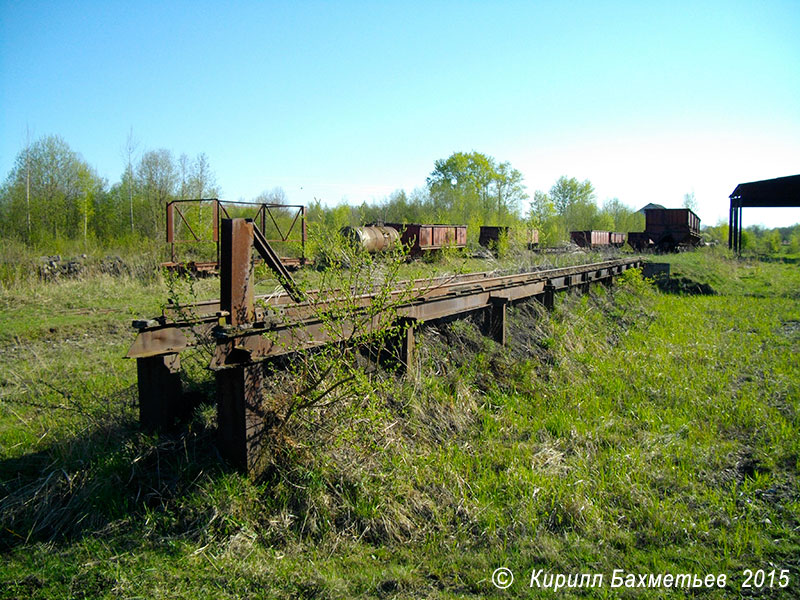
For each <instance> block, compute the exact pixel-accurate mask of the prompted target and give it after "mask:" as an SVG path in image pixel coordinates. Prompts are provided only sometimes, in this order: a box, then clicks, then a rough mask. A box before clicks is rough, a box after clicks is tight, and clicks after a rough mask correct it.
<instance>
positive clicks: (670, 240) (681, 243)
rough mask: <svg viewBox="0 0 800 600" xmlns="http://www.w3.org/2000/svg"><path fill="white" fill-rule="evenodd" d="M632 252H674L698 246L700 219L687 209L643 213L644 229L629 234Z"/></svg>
mask: <svg viewBox="0 0 800 600" xmlns="http://www.w3.org/2000/svg"><path fill="white" fill-rule="evenodd" d="M628 244H629V245H630V247H631V248H633V249H634V250H639V251H641V250H648V249H654V250H658V251H660V252H675V251H677V250H680V249H685V248H693V247H695V246H698V245H699V244H700V218H699V217H698V216H697V215H696V214H694V212H692V211H691V210H689V209H688V208H657V209H650V210H648V211H646V212H645V229H644V231H642V232H637V233H629V234H628Z"/></svg>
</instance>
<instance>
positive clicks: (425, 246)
mask: <svg viewBox="0 0 800 600" xmlns="http://www.w3.org/2000/svg"><path fill="white" fill-rule="evenodd" d="M342 234H343V235H344V236H346V237H348V238H349V239H351V240H353V241H354V242H355V243H357V244H359V245H360V246H361V247H363V248H364V250H366V251H367V252H381V251H383V250H388V249H390V248H392V247H393V246H394V245H396V244H397V243H400V244H402V245H403V246H405V247H406V248H408V250H409V254H410V255H411V256H419V255H421V254H424V253H426V252H431V251H435V250H441V249H442V248H446V247H452V248H464V247H466V245H467V226H466V225H421V224H418V223H408V224H406V223H386V224H384V225H374V224H373V225H365V226H363V227H345V228H344V229H342Z"/></svg>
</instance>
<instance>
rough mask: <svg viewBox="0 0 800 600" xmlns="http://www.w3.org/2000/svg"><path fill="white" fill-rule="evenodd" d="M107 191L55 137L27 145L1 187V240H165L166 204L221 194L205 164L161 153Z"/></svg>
mask: <svg viewBox="0 0 800 600" xmlns="http://www.w3.org/2000/svg"><path fill="white" fill-rule="evenodd" d="M127 149H128V152H127V158H128V161H127V164H126V167H125V170H124V171H123V173H122V175H121V177H120V180H119V181H118V182H116V183H114V184H112V185H110V186H109V185H108V182H107V181H106V180H105V179H104V178H102V177H100V176H99V175H98V174H97V172H96V171H95V170H94V169H93V168H92V167H91V166H90V165H89V164H88V163H87V162H86V161H85V160H84V159H83V158H82V157H81V155H80V154H78V153H77V152H75V151H74V150H72V149H71V148H70V147H69V145H68V144H67V143H66V142H65V141H64V140H63V139H62V138H61V137H59V136H57V135H48V136H44V137H42V138H40V139H38V140H36V141H35V142H33V143H32V144H28V145H27V146H26V147H25V148H24V149H23V150H22V151H21V152H20V153H19V154H18V155H17V157H16V159H15V161H14V166H13V167H12V169H11V171H10V172H9V174H8V175H7V177H6V179H5V181H4V183H3V185H2V187H1V188H0V235H2V236H3V237H6V238H16V239H19V240H22V241H24V242H26V243H29V244H31V245H37V246H44V247H46V246H48V242H50V241H52V240H59V239H68V240H84V241H88V240H89V239H90V238H91V239H92V240H98V241H102V242H106V243H109V244H113V243H115V242H120V241H130V240H131V238H133V239H134V240H136V239H153V240H161V239H164V228H165V222H164V207H165V206H166V203H167V202H169V201H170V200H175V199H181V198H208V197H216V196H217V195H219V188H218V186H217V184H216V180H215V177H214V174H213V171H212V170H211V165H210V164H209V160H208V157H207V156H206V155H205V154H198V155H197V156H195V157H194V158H189V157H188V156H187V155H186V154H181V155H180V156H179V157H178V159H177V160H176V159H175V158H174V157H173V155H172V153H171V152H170V151H169V150H166V149H163V148H162V149H158V150H149V151H147V152H144V153H143V154H142V155H141V157H139V158H138V160H137V161H136V162H134V161H133V146H132V144H130V142H129V144H128V147H127Z"/></svg>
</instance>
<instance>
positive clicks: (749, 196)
mask: <svg viewBox="0 0 800 600" xmlns="http://www.w3.org/2000/svg"><path fill="white" fill-rule="evenodd" d="M729 198H730V200H731V206H730V210H729V213H728V248H730V249H731V250H733V251H734V252H736V253H737V254H741V252H742V208H744V207H760V208H785V207H795V206H798V207H800V175H790V176H789V177H778V178H776V179H764V180H761V181H751V182H750V183H740V184H739V185H737V186H736V189H735V190H733V193H732V194H731V195H730V196H729Z"/></svg>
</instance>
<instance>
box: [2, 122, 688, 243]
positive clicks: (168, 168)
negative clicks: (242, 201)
mask: <svg viewBox="0 0 800 600" xmlns="http://www.w3.org/2000/svg"><path fill="white" fill-rule="evenodd" d="M135 150H136V144H135V142H133V141H132V139H131V137H129V138H128V141H127V144H126V146H125V149H124V157H125V159H126V160H125V163H126V164H125V166H124V170H123V172H122V174H121V176H120V179H119V181H117V182H115V183H113V184H111V185H109V183H108V182H107V181H106V180H105V179H103V178H102V177H100V176H99V175H98V174H97V173H96V171H95V170H94V169H93V168H92V167H91V166H90V165H89V164H88V163H87V162H86V161H85V160H84V159H83V158H82V157H81V155H80V154H78V153H77V152H75V151H74V150H72V149H71V148H70V147H69V145H68V144H67V143H66V142H65V141H64V140H63V139H62V138H61V137H59V136H57V135H48V136H44V137H41V138H40V139H38V140H36V141H34V142H33V143H30V144H27V145H26V147H25V148H23V150H22V151H20V152H19V154H18V155H17V157H16V160H15V162H14V165H13V168H12V169H11V171H10V172H9V173H8V175H7V177H6V178H5V181H4V182H3V185H2V187H0V235H2V236H3V237H6V238H15V239H18V240H21V241H23V242H26V243H28V244H31V245H35V246H43V247H47V246H48V242H49V241H52V240H58V239H67V240H83V241H84V242H85V241H88V240H92V241H96V242H100V243H102V244H104V245H107V246H113V245H115V244H121V243H122V244H124V243H130V242H131V241H133V243H136V242H137V241H140V240H154V241H156V242H160V241H161V240H163V239H164V229H165V219H164V208H165V206H166V204H167V203H168V202H169V201H171V200H177V199H191V198H214V197H220V196H221V190H220V189H219V186H218V185H217V182H216V178H215V176H214V172H213V170H212V168H211V165H210V162H209V160H208V157H207V156H206V155H205V154H203V153H200V154H197V155H196V156H194V157H193V158H190V157H189V156H187V155H186V154H181V155H180V156H179V157H178V158H177V159H176V158H175V157H174V156H173V154H172V153H171V152H170V151H169V150H166V149H157V150H148V151H146V152H143V153H142V154H141V155H140V156H137V155H136V152H135ZM692 200H693V198H692ZM251 201H255V202H274V203H288V201H289V200H288V199H287V198H286V197H285V194H284V193H283V191H282V190H281V189H280V188H275V189H273V190H272V191H271V192H265V193H262V194H261V195H259V196H257V197H256V198H253V199H252V200H251ZM307 218H308V223H309V227H310V231H311V232H312V234H313V231H314V229H315V228H323V229H338V228H340V227H343V226H345V225H363V224H366V223H373V222H400V223H448V224H465V225H467V226H468V231H469V232H470V236H471V237H472V236H474V237H476V236H477V232H478V229H479V227H480V226H481V225H505V226H510V227H512V228H514V229H515V230H519V231H524V230H526V229H530V228H535V229H537V230H538V231H539V232H540V241H541V243H542V244H544V245H552V244H557V243H560V242H563V241H566V240H568V239H569V232H570V231H574V230H587V229H600V230H608V231H621V232H630V231H642V230H643V229H644V217H643V215H641V214H640V213H638V212H636V211H635V210H634V209H632V208H630V207H627V206H625V205H624V204H623V203H621V202H620V201H619V200H618V199H616V198H612V199H608V200H606V201H605V202H603V203H602V205H598V202H597V197H596V193H595V190H594V187H593V186H592V184H591V182H590V181H588V180H585V181H579V180H578V179H576V178H574V177H572V178H571V177H567V176H563V177H561V178H559V179H558V180H557V181H556V182H555V183H554V184H553V186H552V187H551V188H550V190H548V191H540V190H537V191H535V192H534V193H533V196H532V197H531V196H530V195H529V194H528V192H527V188H526V186H525V184H524V180H523V177H522V174H521V173H520V172H519V171H518V170H517V169H515V168H514V167H513V166H512V165H511V164H510V163H508V162H503V161H498V160H496V159H495V158H493V157H491V156H488V155H486V154H483V153H480V152H474V151H473V152H455V153H453V154H452V155H450V156H449V157H447V158H444V159H440V160H437V161H435V163H434V166H433V170H432V171H431V173H430V174H429V176H428V177H427V179H426V185H425V186H424V187H421V188H418V189H415V190H413V191H411V192H406V191H405V190H398V191H396V192H394V193H393V194H390V195H389V196H388V197H386V198H384V199H382V200H376V201H373V202H372V203H366V202H365V203H362V204H361V205H359V206H352V205H349V204H346V203H345V202H340V203H339V204H338V205H328V204H325V203H323V202H322V201H321V200H318V199H315V200H314V201H313V202H312V203H311V204H310V206H309V207H308V211H307Z"/></svg>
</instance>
